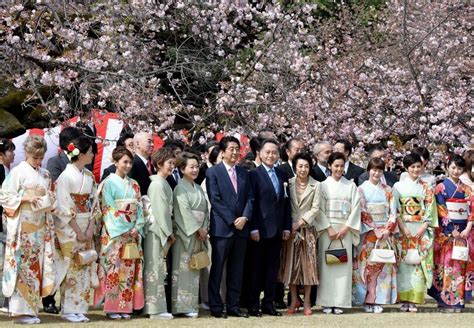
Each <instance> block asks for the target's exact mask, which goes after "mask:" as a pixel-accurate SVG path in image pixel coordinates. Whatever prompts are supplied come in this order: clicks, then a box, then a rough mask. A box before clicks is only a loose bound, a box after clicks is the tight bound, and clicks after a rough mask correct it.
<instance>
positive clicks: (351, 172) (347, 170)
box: [334, 139, 365, 185]
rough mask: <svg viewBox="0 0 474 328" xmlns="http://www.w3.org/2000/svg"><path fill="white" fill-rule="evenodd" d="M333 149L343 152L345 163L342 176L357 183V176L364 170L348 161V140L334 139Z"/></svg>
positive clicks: (349, 146) (350, 151)
mask: <svg viewBox="0 0 474 328" xmlns="http://www.w3.org/2000/svg"><path fill="white" fill-rule="evenodd" d="M334 151H337V152H339V153H343V154H344V156H346V164H345V166H344V177H345V178H346V179H347V180H351V181H354V182H355V184H356V185H359V176H360V175H361V174H362V173H364V172H365V170H364V169H363V168H361V167H360V166H358V165H355V164H354V163H352V162H351V161H350V157H351V154H352V144H351V143H350V141H349V140H346V139H340V140H338V141H336V144H335V145H334Z"/></svg>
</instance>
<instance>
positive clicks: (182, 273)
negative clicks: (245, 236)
mask: <svg viewBox="0 0 474 328" xmlns="http://www.w3.org/2000/svg"><path fill="white" fill-rule="evenodd" d="M174 220H175V223H176V242H175V243H174V244H173V247H172V249H171V251H172V254H173V259H172V266H173V273H172V274H173V275H172V289H171V303H172V305H171V309H172V312H173V314H174V313H191V312H198V308H199V302H198V298H199V272H200V271H198V270H196V271H194V270H190V269H189V266H188V265H189V260H190V258H191V255H192V254H193V253H195V252H196V251H201V250H204V251H207V241H200V240H198V239H197V235H196V233H197V231H198V230H199V229H200V228H205V229H208V225H209V209H208V207H207V201H206V196H205V195H204V191H203V190H202V188H201V186H199V185H198V184H196V183H194V184H191V183H189V182H188V181H186V179H180V180H179V182H178V185H177V186H176V188H175V189H174Z"/></svg>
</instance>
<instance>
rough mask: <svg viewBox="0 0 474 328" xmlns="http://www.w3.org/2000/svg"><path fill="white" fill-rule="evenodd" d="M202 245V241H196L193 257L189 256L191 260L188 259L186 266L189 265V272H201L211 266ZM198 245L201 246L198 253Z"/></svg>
mask: <svg viewBox="0 0 474 328" xmlns="http://www.w3.org/2000/svg"><path fill="white" fill-rule="evenodd" d="M202 243H203V242H202V241H200V240H196V244H195V246H194V253H193V255H191V258H190V259H189V264H188V265H189V269H190V270H201V269H204V268H205V267H207V266H209V264H211V261H210V259H209V255H208V254H207V252H206V251H205V250H203V247H202ZM198 245H201V247H200V249H201V250H200V251H197V246H198Z"/></svg>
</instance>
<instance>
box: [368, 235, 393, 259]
mask: <svg viewBox="0 0 474 328" xmlns="http://www.w3.org/2000/svg"><path fill="white" fill-rule="evenodd" d="M378 245H379V239H377V241H376V242H375V246H374V248H373V249H372V251H371V252H370V256H369V262H372V263H392V264H394V263H396V262H397V260H396V258H395V251H394V250H393V249H392V247H391V246H390V244H389V243H388V242H387V245H388V247H389V248H388V249H383V248H377V246H378Z"/></svg>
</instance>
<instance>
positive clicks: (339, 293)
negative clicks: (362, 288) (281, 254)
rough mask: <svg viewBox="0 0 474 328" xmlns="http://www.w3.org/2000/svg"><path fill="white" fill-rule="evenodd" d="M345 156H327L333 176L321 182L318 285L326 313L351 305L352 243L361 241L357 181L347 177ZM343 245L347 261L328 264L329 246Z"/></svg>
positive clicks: (335, 312) (321, 303) (336, 312)
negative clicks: (326, 256) (344, 174)
mask: <svg viewBox="0 0 474 328" xmlns="http://www.w3.org/2000/svg"><path fill="white" fill-rule="evenodd" d="M345 161H346V158H345V156H344V154H342V153H337V152H335V153H332V154H331V156H329V159H328V165H329V169H330V170H331V176H329V177H328V178H327V179H326V180H325V181H324V182H322V183H321V205H320V206H321V225H322V226H323V227H327V228H326V229H325V230H324V231H322V232H321V233H320V235H319V244H318V255H319V256H318V260H319V270H320V271H319V286H318V295H317V304H318V305H321V306H322V307H323V312H324V313H325V314H330V313H334V314H342V313H343V310H342V308H351V307H352V258H353V255H352V245H354V246H357V245H358V244H359V233H360V225H361V221H360V196H359V193H358V191H357V186H356V185H355V183H354V182H352V181H349V180H347V179H346V178H344V176H343V173H344V164H345ZM333 248H344V249H345V250H346V251H347V259H346V260H347V262H342V263H339V264H328V263H326V258H325V252H326V250H328V249H333Z"/></svg>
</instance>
